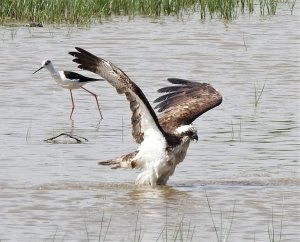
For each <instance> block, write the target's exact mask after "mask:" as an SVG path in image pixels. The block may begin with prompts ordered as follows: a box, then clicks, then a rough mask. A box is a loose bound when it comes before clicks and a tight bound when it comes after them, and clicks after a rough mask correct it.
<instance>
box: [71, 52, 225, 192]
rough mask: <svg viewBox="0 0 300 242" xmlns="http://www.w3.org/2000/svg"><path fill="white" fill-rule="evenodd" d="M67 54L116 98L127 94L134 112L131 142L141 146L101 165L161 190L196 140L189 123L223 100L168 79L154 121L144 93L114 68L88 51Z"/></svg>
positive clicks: (205, 88) (203, 86)
mask: <svg viewBox="0 0 300 242" xmlns="http://www.w3.org/2000/svg"><path fill="white" fill-rule="evenodd" d="M75 49H76V50H77V51H74V52H69V54H70V55H72V56H74V57H75V59H73V61H74V62H76V63H77V64H79V65H78V67H79V68H80V69H83V70H88V71H91V72H94V73H96V74H98V75H100V76H101V77H102V78H103V79H105V80H107V81H108V82H109V83H110V84H111V85H112V86H113V87H115V89H116V90H117V92H118V93H119V94H125V96H126V98H127V100H128V101H129V103H130V109H131V112H132V116H131V124H132V136H133V138H134V139H135V141H136V142H137V143H138V144H140V146H139V148H138V149H137V150H136V151H134V152H131V153H128V154H125V155H122V156H120V157H118V158H116V159H112V160H106V161H101V162H99V164H101V165H109V166H110V167H111V168H130V169H133V168H143V171H142V172H141V173H140V174H139V175H138V177H137V179H136V184H145V185H151V186H153V185H165V184H166V183H167V181H168V179H169V177H170V176H171V175H173V173H174V170H175V168H176V166H177V165H178V164H179V163H180V162H182V161H183V159H184V158H185V156H186V152H187V149H188V147H189V144H190V141H191V140H198V135H197V129H196V128H195V127H194V126H192V122H193V121H194V120H195V119H196V118H198V117H199V116H200V115H202V114H203V113H205V112H206V111H208V110H210V109H212V108H214V107H216V106H218V105H220V104H221V102H222V96H221V94H220V93H219V92H218V91H216V90H215V89H214V88H213V87H212V86H211V85H209V84H207V83H198V82H193V81H188V80H184V79H178V78H168V81H169V82H170V83H172V84H175V85H171V86H168V87H164V88H161V89H159V90H158V92H159V93H164V94H163V95H162V96H161V97H159V98H157V99H156V100H155V101H154V102H155V103H158V105H157V106H156V108H158V112H159V113H160V114H159V116H156V114H155V112H154V110H153V108H152V107H151V105H150V103H149V101H148V100H147V98H146V97H145V95H144V93H143V92H142V90H141V89H140V88H139V87H138V86H137V85H136V84H135V83H134V82H133V81H132V80H130V78H129V77H128V76H127V75H126V74H125V73H124V72H123V71H122V70H121V69H120V68H118V67H117V66H115V65H114V64H112V63H111V62H109V61H106V60H104V59H102V58H100V57H97V56H95V55H93V54H91V53H89V52H88V51H86V50H84V49H82V48H79V47H75Z"/></svg>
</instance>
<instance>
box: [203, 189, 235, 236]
mask: <svg viewBox="0 0 300 242" xmlns="http://www.w3.org/2000/svg"><path fill="white" fill-rule="evenodd" d="M205 196H206V201H207V205H208V208H209V213H210V216H211V220H212V224H213V227H214V230H215V233H216V236H217V241H218V242H226V241H228V238H229V234H230V232H231V228H232V223H233V218H234V212H235V201H234V204H233V208H232V212H231V218H230V221H229V224H228V225H227V226H226V228H225V234H224V233H223V229H224V228H223V215H222V211H221V213H220V214H221V217H220V223H221V224H220V229H219V231H218V228H217V226H216V223H215V220H214V217H213V212H212V208H211V205H210V202H209V198H208V196H207V193H206V192H205Z"/></svg>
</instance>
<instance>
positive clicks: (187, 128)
mask: <svg viewBox="0 0 300 242" xmlns="http://www.w3.org/2000/svg"><path fill="white" fill-rule="evenodd" d="M176 132H177V133H178V134H179V135H180V136H182V137H183V139H186V140H196V141H198V134H197V129H196V128H195V127H194V126H192V125H183V126H180V127H178V128H177V129H176Z"/></svg>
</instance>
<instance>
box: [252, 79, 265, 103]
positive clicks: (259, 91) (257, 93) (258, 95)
mask: <svg viewBox="0 0 300 242" xmlns="http://www.w3.org/2000/svg"><path fill="white" fill-rule="evenodd" d="M265 86H266V82H264V84H263V86H262V88H260V89H258V87H257V84H255V86H254V99H255V100H254V106H255V107H257V106H258V103H259V102H260V100H261V97H262V94H263V92H264V89H265Z"/></svg>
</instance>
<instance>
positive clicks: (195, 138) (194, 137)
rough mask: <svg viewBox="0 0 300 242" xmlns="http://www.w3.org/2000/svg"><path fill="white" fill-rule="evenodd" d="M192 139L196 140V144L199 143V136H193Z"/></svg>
mask: <svg viewBox="0 0 300 242" xmlns="http://www.w3.org/2000/svg"><path fill="white" fill-rule="evenodd" d="M191 138H192V140H196V142H198V135H197V134H193V136H192V137H191Z"/></svg>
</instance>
